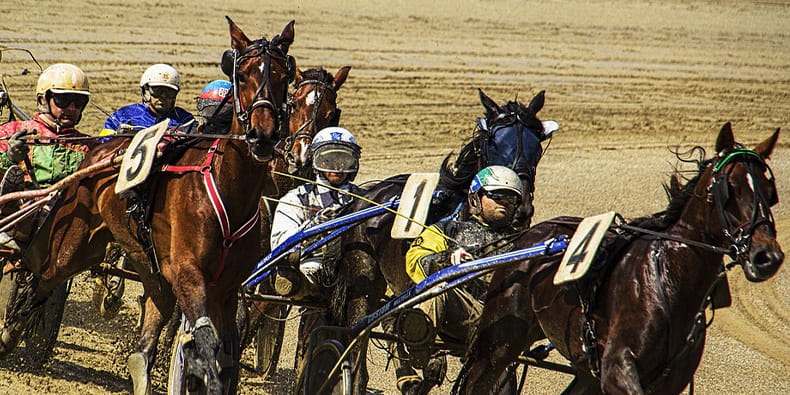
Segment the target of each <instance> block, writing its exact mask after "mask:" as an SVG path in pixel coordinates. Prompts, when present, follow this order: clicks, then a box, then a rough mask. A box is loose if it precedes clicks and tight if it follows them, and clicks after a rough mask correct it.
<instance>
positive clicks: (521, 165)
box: [330, 90, 547, 389]
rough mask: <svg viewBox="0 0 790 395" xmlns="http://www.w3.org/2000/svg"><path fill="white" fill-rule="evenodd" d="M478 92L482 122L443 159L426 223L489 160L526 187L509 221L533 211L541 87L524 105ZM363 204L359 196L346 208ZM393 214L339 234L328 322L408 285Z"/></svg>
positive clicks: (400, 179)
mask: <svg viewBox="0 0 790 395" xmlns="http://www.w3.org/2000/svg"><path fill="white" fill-rule="evenodd" d="M479 95H480V101H481V103H482V104H483V107H484V108H485V118H484V122H480V123H479V124H478V128H477V129H476V131H475V135H474V137H473V138H472V141H470V142H469V143H468V144H466V145H465V146H464V147H463V148H462V149H461V151H460V152H459V154H458V158H457V159H456V161H455V164H454V166H451V165H450V164H449V158H450V157H449V156H448V157H447V158H446V159H445V161H444V163H443V164H442V166H441V170H440V180H439V186H438V187H437V189H439V190H440V191H441V194H442V196H443V197H442V198H440V199H438V200H439V203H438V204H434V205H432V207H431V212H430V214H429V218H428V220H427V221H426V222H428V223H429V224H432V223H435V222H436V221H438V220H439V219H441V218H443V217H445V216H447V215H449V214H451V213H452V212H453V210H454V209H456V207H458V205H459V204H461V203H462V202H463V201H464V200H465V198H466V196H467V191H468V187H469V184H470V183H471V181H472V178H473V177H474V176H475V174H477V172H478V171H480V170H481V169H483V168H484V167H486V166H490V165H503V166H507V167H509V168H511V169H513V170H514V171H516V173H517V174H519V177H520V178H521V181H522V183H523V185H524V187H525V191H526V193H525V198H524V199H522V204H521V206H520V207H519V208H518V209H517V212H516V215H515V216H514V225H516V226H517V227H520V228H522V227H525V226H528V225H529V223H530V219H531V217H532V213H533V206H532V196H533V193H532V192H533V189H534V185H535V184H534V178H535V169H536V167H537V164H538V161H539V160H540V158H541V155H542V153H543V148H542V146H541V144H540V142H541V141H543V140H544V139H545V138H546V137H547V136H546V133H545V130H544V127H543V123H542V122H541V121H540V120H539V119H538V118H537V116H536V115H537V113H538V112H539V111H540V110H541V109H542V108H543V104H544V100H545V99H544V92H540V93H538V94H537V95H535V97H534V98H533V99H532V100H531V101H530V103H529V105H526V106H525V105H524V104H522V103H520V102H518V101H510V102H507V103H506V104H505V105H504V106H500V105H498V104H497V103H496V102H495V101H494V100H492V99H491V98H489V97H488V96H487V95H486V94H485V93H483V91H482V90H480V91H479ZM407 177H408V174H407V175H399V176H395V177H392V178H389V179H387V180H384V181H381V182H379V183H378V184H377V185H375V186H372V187H370V188H369V189H368V192H367V193H366V194H365V197H366V198H368V199H371V200H373V201H376V202H384V201H386V200H388V199H390V198H392V197H393V196H399V195H400V194H401V193H402V191H403V187H404V184H405V182H406V179H407ZM367 205H368V203H365V202H361V201H360V202H357V203H355V205H354V206H353V207H351V208H350V210H349V211H354V210H359V209H361V208H363V207H365V206H367ZM394 217H395V215H394V214H391V213H387V214H384V215H381V216H378V217H374V218H372V219H370V220H368V221H366V222H364V223H362V224H361V225H359V226H357V227H355V228H353V229H352V230H350V231H349V232H348V233H347V234H345V235H344V236H343V244H344V247H343V248H344V253H343V261H342V265H343V267H342V269H341V270H342V271H343V276H341V278H342V279H344V281H345V282H346V283H345V284H344V289H345V290H346V294H345V298H346V299H343V298H337V299H336V300H335V301H334V306H333V312H332V314H334V316H333V317H330V322H334V323H339V324H341V325H344V326H348V327H351V326H353V324H354V323H355V322H356V321H357V320H358V319H359V318H361V317H363V316H365V315H367V314H370V313H372V312H373V311H375V309H376V308H378V307H379V306H380V305H381V303H382V300H383V298H384V294H385V291H386V289H387V287H388V286H389V287H390V288H391V289H392V291H393V292H394V293H395V294H398V293H401V292H403V291H404V290H406V289H407V288H409V287H411V286H412V285H413V284H412V281H411V279H410V278H409V277H408V275H407V274H406V266H405V253H406V250H407V248H408V243H407V242H406V241H404V240H396V239H392V238H391V237H390V229H391V227H392V221H393V220H394ZM357 377H358V378H359V380H358V383H357V389H364V387H363V385H364V383H366V381H367V377H366V372H365V370H364V369H362V370H361V374H360V375H358V376H357Z"/></svg>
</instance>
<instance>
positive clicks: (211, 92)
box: [198, 80, 233, 102]
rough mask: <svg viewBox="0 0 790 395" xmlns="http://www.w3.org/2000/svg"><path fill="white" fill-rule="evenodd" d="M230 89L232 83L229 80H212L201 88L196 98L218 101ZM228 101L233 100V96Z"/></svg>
mask: <svg viewBox="0 0 790 395" xmlns="http://www.w3.org/2000/svg"><path fill="white" fill-rule="evenodd" d="M231 89H233V85H231V83H230V81H225V80H214V81H211V82H209V83H208V85H206V86H205V87H204V88H203V90H202V91H201V92H200V96H198V99H205V100H217V101H220V100H222V99H224V98H225V96H227V95H228V92H230V90H231ZM228 101H229V102H233V96H231V97H230V99H229V100H228Z"/></svg>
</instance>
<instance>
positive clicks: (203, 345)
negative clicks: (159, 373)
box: [173, 260, 235, 394]
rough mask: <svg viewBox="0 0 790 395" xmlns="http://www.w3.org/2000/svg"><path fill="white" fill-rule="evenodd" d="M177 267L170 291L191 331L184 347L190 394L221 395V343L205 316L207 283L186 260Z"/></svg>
mask: <svg viewBox="0 0 790 395" xmlns="http://www.w3.org/2000/svg"><path fill="white" fill-rule="evenodd" d="M177 266H178V275H177V276H175V281H174V283H173V290H174V292H175V294H176V298H177V299H178V304H179V306H181V310H183V312H184V315H185V316H186V318H187V320H188V322H189V326H190V327H191V328H192V329H191V335H190V340H188V341H186V342H185V343H184V345H183V352H184V363H185V365H186V371H185V377H186V382H187V387H188V389H189V391H196V390H198V389H199V388H200V387H205V391H206V393H208V394H221V393H222V383H221V381H220V378H219V371H218V370H217V364H216V361H217V352H218V351H219V347H220V342H219V334H218V332H217V329H216V327H215V326H214V323H213V322H212V321H211V318H209V315H208V307H207V300H208V299H207V295H206V285H205V284H206V283H207V281H206V280H205V278H204V277H203V274H202V273H201V271H200V270H199V266H198V264H197V262H189V261H186V260H185V261H181V262H180V263H179V264H178V265H177ZM234 296H235V295H234ZM234 313H235V310H234Z"/></svg>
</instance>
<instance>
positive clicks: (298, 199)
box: [271, 127, 361, 296]
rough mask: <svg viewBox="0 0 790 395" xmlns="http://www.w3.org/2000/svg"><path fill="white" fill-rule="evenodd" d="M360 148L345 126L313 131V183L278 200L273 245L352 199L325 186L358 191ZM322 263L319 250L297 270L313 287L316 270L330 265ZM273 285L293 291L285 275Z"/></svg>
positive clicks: (284, 291) (287, 292)
mask: <svg viewBox="0 0 790 395" xmlns="http://www.w3.org/2000/svg"><path fill="white" fill-rule="evenodd" d="M360 151H361V148H360V146H359V145H357V139H356V138H355V137H354V135H353V134H351V132H349V131H348V130H346V129H344V128H341V127H328V128H324V129H322V130H321V131H319V132H318V133H317V134H316V135H315V138H313V142H312V144H310V155H311V158H312V163H313V170H314V172H315V175H316V178H315V181H316V183H315V184H313V183H306V184H302V185H300V186H298V187H296V188H294V189H292V190H290V191H289V192H288V193H286V194H285V196H283V198H282V199H281V200H280V203H279V204H278V205H277V209H276V210H275V212H274V220H273V223H272V233H271V246H272V249H274V248H275V247H277V246H278V245H279V244H280V243H282V242H283V241H285V240H286V239H288V238H289V237H290V236H292V235H294V234H296V233H297V232H299V231H300V230H302V229H304V228H307V227H308V226H310V225H313V224H316V223H318V222H322V221H326V220H328V219H331V218H333V217H335V216H336V215H337V214H338V212H339V211H340V210H342V209H343V208H344V207H346V206H347V205H348V204H350V203H351V202H353V200H354V198H353V197H352V196H351V195H349V194H345V193H342V192H338V191H337V190H335V189H331V188H328V187H327V185H328V186H332V187H333V188H336V189H339V190H341V191H348V192H351V193H353V194H359V193H360V192H361V190H360V189H359V188H358V187H357V186H356V185H354V184H353V183H352V181H354V178H355V177H356V175H357V171H358V170H359V156H360ZM325 264H326V262H324V259H322V256H320V254H318V255H316V256H311V257H309V258H306V259H303V260H302V261H301V262H300V264H299V270H300V271H301V273H302V274H303V275H304V276H305V277H306V279H307V281H308V283H309V284H310V285H311V286H313V287H315V286H317V285H319V276H320V273H319V272H321V271H323V270H324V269H333V267H326V268H325V267H324V266H325ZM327 266H328V265H327ZM281 280H282V281H281ZM275 285H276V290H277V292H278V293H280V294H284V295H289V296H290V295H292V294H293V293H294V292H295V291H296V290H295V289H294V288H293V287H292V286H291V285H292V284H290V280H288V279H287V278H285V277H280V276H278V277H277V280H276V282H275Z"/></svg>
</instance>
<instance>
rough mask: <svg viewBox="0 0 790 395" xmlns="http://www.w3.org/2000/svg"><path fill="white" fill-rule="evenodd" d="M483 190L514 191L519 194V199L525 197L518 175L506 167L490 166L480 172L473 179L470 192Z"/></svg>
mask: <svg viewBox="0 0 790 395" xmlns="http://www.w3.org/2000/svg"><path fill="white" fill-rule="evenodd" d="M481 188H482V189H484V190H486V191H488V192H493V191H500V190H506V191H512V192H515V193H517V194H518V197H519V198H523V197H524V187H523V186H522V185H521V179H520V178H518V174H516V172H514V171H513V170H511V169H510V168H507V167H505V166H488V167H486V168H485V169H483V170H480V171H479V172H478V173H477V174H476V175H475V178H473V179H472V185H470V186H469V192H472V193H475V192H477V191H479V190H480V189H481Z"/></svg>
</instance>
